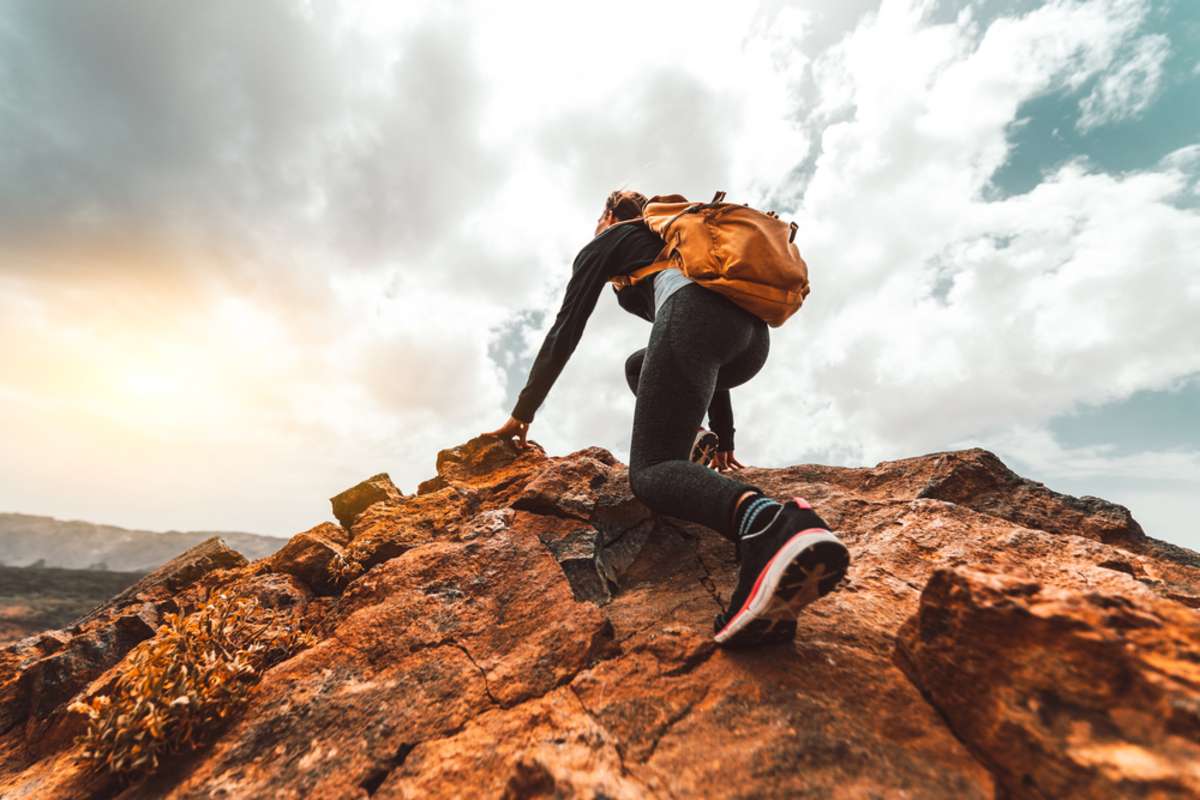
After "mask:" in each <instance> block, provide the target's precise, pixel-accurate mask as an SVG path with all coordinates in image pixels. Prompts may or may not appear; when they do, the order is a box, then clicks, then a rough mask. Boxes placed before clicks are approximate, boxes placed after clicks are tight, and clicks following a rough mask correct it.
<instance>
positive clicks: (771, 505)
mask: <svg viewBox="0 0 1200 800" xmlns="http://www.w3.org/2000/svg"><path fill="white" fill-rule="evenodd" d="M782 507H783V504H782V503H779V502H777V501H775V500H772V499H771V498H769V497H767V496H766V495H765V494H762V493H761V492H756V493H755V494H754V495H753V496H752V497H751V498H750V499H749V500H746V501H744V502H743V503H742V505H741V506H740V507H739V508H738V513H737V525H736V526H735V531H736V533H737V538H739V539H741V538H742V537H743V536H746V535H747V534H750V533H754V532H755V531H758V530H761V529H762V528H765V527H766V526H767V525H769V524H770V523H771V520H773V519H775V514H776V512H777V511H778V510H779V509H780V508H782Z"/></svg>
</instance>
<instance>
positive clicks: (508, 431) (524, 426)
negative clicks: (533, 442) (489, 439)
mask: <svg viewBox="0 0 1200 800" xmlns="http://www.w3.org/2000/svg"><path fill="white" fill-rule="evenodd" d="M528 433H529V423H528V422H522V421H521V420H519V419H517V418H516V417H509V418H508V421H507V422H505V423H504V424H503V425H501V426H500V427H499V428H496V430H494V431H488V432H487V435H489V436H500V437H502V438H504V439H508V440H509V441H512V437H514V436H518V437H520V441H518V442H517V443H516V445H517V449H518V450H524V449H525V436H526V435H527V434H528Z"/></svg>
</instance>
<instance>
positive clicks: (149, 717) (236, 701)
mask: <svg viewBox="0 0 1200 800" xmlns="http://www.w3.org/2000/svg"><path fill="white" fill-rule="evenodd" d="M163 620H164V622H163V624H162V626H160V627H159V629H158V631H157V632H156V633H155V634H154V636H153V637H151V638H150V639H147V640H146V641H144V642H142V643H141V644H139V645H138V646H137V647H135V648H134V649H133V650H132V651H130V653H129V655H128V656H126V658H125V661H124V664H123V669H122V672H121V674H120V675H119V677H117V679H116V681H115V683H114V684H113V685H112V687H111V690H112V691H111V696H110V695H104V694H101V695H96V696H94V697H91V698H87V699H86V700H76V701H75V702H73V703H71V705H70V706H69V708H70V710H71V711H74V712H78V713H80V714H84V715H85V716H87V718H88V722H87V729H86V731H85V732H84V733H83V734H82V735H81V736H80V737H79V738H78V739H77V742H78V743H79V744H81V745H82V746H83V752H82V754H81V756H80V757H81V758H82V759H84V760H85V761H88V762H91V763H93V764H94V765H96V766H99V767H101V768H103V769H105V770H107V771H108V772H111V773H114V774H117V775H119V776H122V777H126V778H131V777H134V776H138V775H141V774H144V773H148V772H153V771H154V770H156V769H157V768H158V766H159V763H160V761H161V760H162V758H163V757H164V756H166V755H167V754H169V753H173V752H177V751H180V750H183V749H186V748H192V747H196V746H198V745H200V744H203V742H204V741H205V738H206V736H207V735H208V734H210V733H212V732H213V731H214V730H215V729H216V728H217V727H218V726H219V725H220V724H221V723H222V722H223V721H224V720H226V719H227V718H228V717H229V716H230V714H231V713H232V712H233V711H235V710H236V709H238V708H239V707H240V706H241V705H242V704H243V702H244V701H245V699H246V695H247V693H248V692H249V690H250V688H251V687H252V686H253V685H254V684H255V683H257V681H258V679H259V677H260V676H261V675H262V673H263V672H264V671H265V670H266V669H267V668H268V667H270V666H272V665H273V664H276V663H278V662H280V661H282V660H284V659H285V658H288V657H289V656H291V655H292V654H293V653H295V652H296V651H298V650H300V649H301V648H303V647H307V646H309V645H311V644H313V643H314V642H315V639H314V637H313V636H312V635H311V634H308V633H304V632H302V631H301V630H300V629H299V628H298V627H297V624H296V619H295V616H294V613H293V612H291V611H277V610H272V609H268V608H264V607H263V606H262V605H260V604H259V602H258V601H257V600H256V599H255V598H253V597H248V596H241V597H237V596H232V595H230V594H227V593H224V592H220V591H216V590H209V592H208V594H207V595H206V596H205V597H204V598H203V599H202V600H201V601H200V604H199V607H198V608H197V610H195V611H194V612H192V613H190V614H187V615H183V614H166V615H164V617H163Z"/></svg>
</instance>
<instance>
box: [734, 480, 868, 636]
mask: <svg viewBox="0 0 1200 800" xmlns="http://www.w3.org/2000/svg"><path fill="white" fill-rule="evenodd" d="M737 546H738V557H739V560H740V562H741V567H740V568H739V569H738V582H737V588H735V589H734V592H733V596H732V597H731V598H730V599H729V608H728V610H726V611H725V613H723V614H718V615H717V618H716V620H714V622H713V630H714V631H715V632H716V636H715V638H716V640H717V642H719V643H720V644H722V645H724V646H726V647H740V646H746V645H756V644H769V643H773V642H783V641H791V639H792V638H794V637H795V635H796V615H797V614H798V613H799V612H800V610H801V609H802V608H804V606H806V605H808V604H809V603H811V602H812V601H814V600H816V599H817V598H819V597H821V596H823V595H826V594H828V593H829V592H831V591H833V590H834V588H836V587H837V585H838V583H839V582H840V581H841V580H842V578H843V577H844V576H845V574H846V569H847V568H848V567H849V566H850V552H849V551H848V550H847V549H846V546H845V545H844V544H842V543H841V541H840V540H839V539H838V538H837V537H836V536H834V535H833V534H832V533H831V532H830V531H829V526H828V525H826V523H825V521H824V520H822V519H821V518H820V517H818V516H817V513H816V512H815V511H813V510H812V506H810V505H809V504H808V503H807V502H806V501H805V500H804V498H802V497H794V498H792V499H791V500H788V501H787V502H786V503H784V504H783V505H782V506H781V507H780V509H779V511H778V512H777V513H776V515H775V519H773V520H771V522H770V524H768V525H767V527H766V528H763V529H761V530H759V531H756V532H754V533H751V534H749V535H748V536H745V537H743V538H742V539H741V540H739V541H738V545H737Z"/></svg>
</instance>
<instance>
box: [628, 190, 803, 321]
mask: <svg viewBox="0 0 1200 800" xmlns="http://www.w3.org/2000/svg"><path fill="white" fill-rule="evenodd" d="M724 199H725V193H724V192H717V193H716V195H714V196H713V199H712V202H709V203H689V202H688V201H687V198H685V197H684V196H683V195H678V194H670V195H656V196H654V197H651V198H650V200H649V201H648V202H647V203H646V207H645V208H644V209H643V210H642V216H640V217H637V218H636V219H630V220H623V221H622V222H619V223H616V224H618V225H624V224H628V223H634V224H637V223H644V224H646V225H648V226H649V227H650V229H651V230H653V231H654V232H655V233H657V234H658V235H659V236H661V237H662V238H663V240H664V241H665V242H666V245H665V246H664V247H663V249H662V251H661V252H660V253H659V254H658V257H657V259H656V260H655V261H654V263H652V264H647V265H646V266H644V267H641V268H639V269H637V270H634V271H633V272H632V273H630V274H629V275H618V276H616V277H614V278H611V279H610V280H611V283H612V284H613V287H614V289H617V290H619V289H623V288H625V287H626V286H632V285H633V284H635V283H638V282H639V281H641V280H642V279H643V278H645V277H647V276H648V275H653V274H654V273H656V272H660V271H661V270H664V269H667V268H668V267H678V268H679V270H680V272H682V273H683V274H684V275H686V276H687V277H688V278H690V279H691V280H693V281H695V282H696V283H699V284H701V285H702V286H705V287H707V288H709V289H712V290H714V291H717V292H720V293H721V294H723V295H725V296H726V297H728V298H729V299H730V300H732V301H733V302H735V303H737V304H738V305H739V306H741V307H742V308H744V309H746V310H747V311H749V312H750V313H752V314H754V315H755V316H757V317H759V318H761V319H763V320H764V321H766V323H767V324H768V325H770V326H771V327H773V328H778V327H779V326H780V325H782V324H783V323H784V322H785V321H786V320H787V318H788V317H790V316H791V315H792V314H794V313H796V311H797V309H799V308H800V305H801V304H802V303H803V302H804V298H805V297H807V296H808V291H809V289H808V265H807V264H805V263H804V259H803V258H801V257H800V251H799V249H798V248H797V247H796V245H795V244H794V243H793V241H792V240H793V239H795V237H796V228H797V226H796V223H795V222H792V223H790V224H788V223H784V221H783V220H781V219H779V215H778V214H776V213H775V212H774V211H771V212H766V213H764V212H762V211H758V210H757V209H753V208H750V207H749V206H748V205H745V204H742V205H738V204H737V203H725V202H723V200H724Z"/></svg>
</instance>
